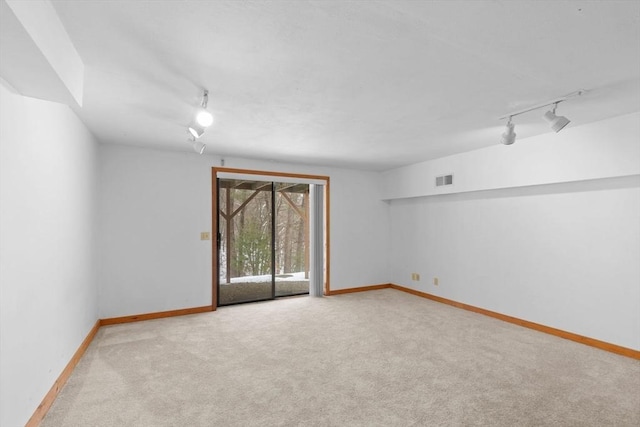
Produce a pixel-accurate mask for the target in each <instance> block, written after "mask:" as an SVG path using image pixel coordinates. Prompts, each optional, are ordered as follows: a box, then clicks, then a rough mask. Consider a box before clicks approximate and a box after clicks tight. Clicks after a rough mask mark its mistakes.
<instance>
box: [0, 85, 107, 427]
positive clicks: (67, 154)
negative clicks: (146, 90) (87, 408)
mask: <svg viewBox="0 0 640 427" xmlns="http://www.w3.org/2000/svg"><path fill="white" fill-rule="evenodd" d="M96 146H97V144H96V142H95V141H94V139H93V137H92V135H91V134H90V133H89V132H88V131H87V129H86V128H85V127H84V125H83V124H82V123H81V122H80V120H79V119H78V118H77V116H76V115H75V114H74V113H73V112H72V111H71V110H70V109H69V108H68V107H67V106H64V105H61V104H55V103H51V102H48V101H41V100H36V99H32V98H26V97H22V96H20V95H17V94H14V93H12V92H10V91H9V90H7V89H6V88H5V87H4V86H2V85H0V236H1V239H0V375H1V377H2V381H0V384H1V385H0V405H1V406H0V425H3V426H20V425H24V424H25V423H26V422H27V420H28V419H29V418H30V417H31V415H32V414H33V412H34V411H35V410H36V408H37V406H38V405H39V404H40V402H41V400H42V398H43V397H44V396H45V394H46V393H47V392H48V391H49V389H50V388H51V386H52V385H53V383H54V381H55V380H56V378H57V377H58V376H59V375H60V373H61V372H62V370H63V369H64V367H65V366H66V365H67V363H68V362H69V361H70V360H71V357H72V356H73V354H74V353H75V351H76V350H77V349H78V347H79V346H80V344H81V343H82V341H83V340H84V338H85V337H86V336H87V334H88V333H89V331H90V330H91V328H92V326H93V325H94V324H95V322H96V320H97V319H98V301H97V295H98V287H97V281H96V267H95V265H96V258H95V251H94V239H95V237H96V235H95V227H94V218H95V216H96V205H97V203H96V201H97V199H96V193H97V187H96V185H97V173H96V169H97V161H96V153H97V148H96Z"/></svg>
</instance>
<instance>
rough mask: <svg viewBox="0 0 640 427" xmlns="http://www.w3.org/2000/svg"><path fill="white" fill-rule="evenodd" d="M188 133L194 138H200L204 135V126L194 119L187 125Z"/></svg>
mask: <svg viewBox="0 0 640 427" xmlns="http://www.w3.org/2000/svg"><path fill="white" fill-rule="evenodd" d="M189 133H190V134H191V135H192V136H193V137H194V138H200V137H201V136H202V135H204V126H202V125H200V124H199V123H198V122H196V121H194V122H192V123H191V124H190V125H189Z"/></svg>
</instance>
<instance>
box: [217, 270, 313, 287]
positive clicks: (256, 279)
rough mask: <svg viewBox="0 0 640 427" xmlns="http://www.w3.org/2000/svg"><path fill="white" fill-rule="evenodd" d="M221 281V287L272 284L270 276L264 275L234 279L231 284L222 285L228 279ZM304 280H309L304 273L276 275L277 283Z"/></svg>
mask: <svg viewBox="0 0 640 427" xmlns="http://www.w3.org/2000/svg"><path fill="white" fill-rule="evenodd" d="M221 279H222V280H221V281H220V282H221V283H220V284H221V285H232V284H234V283H264V282H266V283H271V275H270V274H264V275H262V276H243V277H232V278H231V283H222V282H223V281H224V280H226V278H221ZM304 280H309V279H305V278H304V271H300V272H298V273H289V274H276V282H301V281H304Z"/></svg>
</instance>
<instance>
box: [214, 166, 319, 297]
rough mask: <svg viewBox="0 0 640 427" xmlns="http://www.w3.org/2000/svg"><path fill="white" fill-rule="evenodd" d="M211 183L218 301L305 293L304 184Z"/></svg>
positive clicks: (223, 180)
mask: <svg viewBox="0 0 640 427" xmlns="http://www.w3.org/2000/svg"><path fill="white" fill-rule="evenodd" d="M217 185H218V191H217V194H218V233H219V234H218V266H217V267H218V305H229V304H236V303H241V302H251V301H262V300H267V299H273V298H276V297H280V296H289V295H298V294H305V293H308V292H309V284H308V278H309V272H308V268H307V265H308V250H309V249H308V248H309V243H308V217H309V215H308V205H309V186H308V185H307V184H283V183H275V182H265V181H246V180H234V179H218V180H217Z"/></svg>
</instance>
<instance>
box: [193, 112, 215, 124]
mask: <svg viewBox="0 0 640 427" xmlns="http://www.w3.org/2000/svg"><path fill="white" fill-rule="evenodd" d="M196 123H198V124H199V125H200V126H202V127H205V128H207V127H209V126H211V124H212V123H213V114H211V113H210V112H208V111H207V110H205V109H204V108H202V109H200V110H199V111H198V113H197V114H196Z"/></svg>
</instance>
